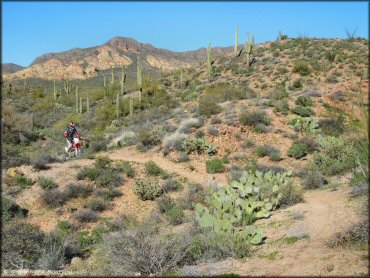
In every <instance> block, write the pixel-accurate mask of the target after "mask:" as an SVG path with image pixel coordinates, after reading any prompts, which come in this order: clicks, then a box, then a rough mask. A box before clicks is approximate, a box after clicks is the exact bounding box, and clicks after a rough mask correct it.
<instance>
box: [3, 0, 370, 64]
mask: <svg viewBox="0 0 370 278" xmlns="http://www.w3.org/2000/svg"><path fill="white" fill-rule="evenodd" d="M2 8H3V9H2V13H3V14H2V62H3V63H16V64H20V65H22V66H28V65H29V64H30V63H31V62H32V61H33V60H34V59H35V58H36V57H37V56H40V55H42V54H45V53H48V52H60V51H65V50H68V49H71V48H75V47H81V48H84V47H91V46H96V45H100V44H103V43H104V42H106V41H108V40H109V39H111V38H113V37H115V36H122V37H132V38H135V39H136V40H138V41H140V42H144V43H151V44H153V45H154V46H156V47H161V48H168V49H171V50H174V51H186V50H194V49H198V48H200V47H206V46H207V45H208V43H209V42H210V43H211V44H212V46H230V45H233V44H234V41H235V26H236V24H238V25H239V42H240V43H242V42H244V40H245V38H246V32H248V31H249V32H250V33H251V34H254V35H255V41H256V43H260V42H265V41H271V40H275V39H276V37H277V34H278V32H279V30H281V31H282V32H283V33H284V34H287V35H288V36H289V37H297V36H299V35H306V36H309V37H317V38H345V37H346V33H345V29H348V30H350V31H353V30H357V31H356V36H360V37H365V38H368V32H369V30H368V17H369V15H368V8H369V7H368V2H260V3H258V2H174V3H171V2H136V3H134V2H74V3H73V2H46V3H45V2H28V3H27V2H4V1H3V2H2Z"/></svg>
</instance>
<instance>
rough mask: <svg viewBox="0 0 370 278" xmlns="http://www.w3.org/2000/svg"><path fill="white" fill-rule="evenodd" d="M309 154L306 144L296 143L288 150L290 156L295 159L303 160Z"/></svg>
mask: <svg viewBox="0 0 370 278" xmlns="http://www.w3.org/2000/svg"><path fill="white" fill-rule="evenodd" d="M307 153H308V146H307V145H306V144H304V143H299V142H294V143H293V145H292V146H291V147H290V149H289V150H288V156H289V157H294V158H295V159H299V158H302V157H304V156H306V155H307Z"/></svg>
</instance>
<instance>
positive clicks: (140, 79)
mask: <svg viewBox="0 0 370 278" xmlns="http://www.w3.org/2000/svg"><path fill="white" fill-rule="evenodd" d="M136 75H137V85H138V86H139V90H140V92H142V91H143V84H142V76H141V65H140V57H138V58H137V71H136Z"/></svg>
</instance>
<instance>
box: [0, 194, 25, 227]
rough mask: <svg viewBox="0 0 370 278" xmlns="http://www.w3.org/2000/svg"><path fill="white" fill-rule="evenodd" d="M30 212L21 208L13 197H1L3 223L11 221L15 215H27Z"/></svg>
mask: <svg viewBox="0 0 370 278" xmlns="http://www.w3.org/2000/svg"><path fill="white" fill-rule="evenodd" d="M27 214H28V210H27V209H24V208H21V207H20V206H19V205H18V204H17V203H16V202H14V201H13V200H11V199H8V198H5V197H2V198H1V219H2V220H3V223H4V222H5V221H9V220H11V219H13V218H15V217H19V218H21V217H25V216H27Z"/></svg>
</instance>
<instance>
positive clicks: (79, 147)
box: [64, 138, 84, 160]
mask: <svg viewBox="0 0 370 278" xmlns="http://www.w3.org/2000/svg"><path fill="white" fill-rule="evenodd" d="M83 145H84V141H83V139H82V138H73V142H72V147H71V148H70V149H69V150H68V147H65V148H64V159H65V160H69V159H71V158H73V157H76V158H80V157H81V156H82V154H83Z"/></svg>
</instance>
